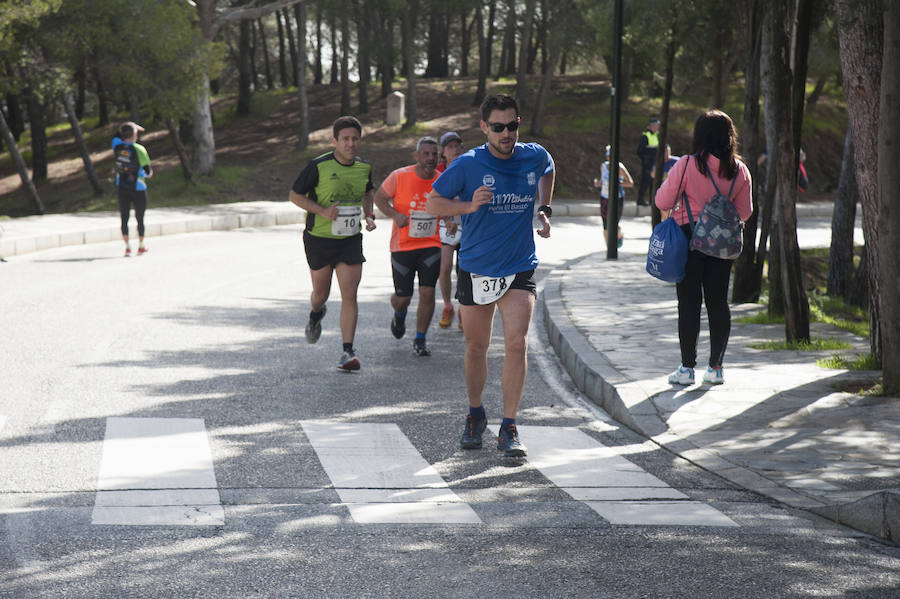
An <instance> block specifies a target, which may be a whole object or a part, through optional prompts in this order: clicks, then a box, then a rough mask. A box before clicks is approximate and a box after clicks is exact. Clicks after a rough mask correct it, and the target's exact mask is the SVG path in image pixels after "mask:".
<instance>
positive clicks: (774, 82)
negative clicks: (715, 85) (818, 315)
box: [763, 2, 809, 341]
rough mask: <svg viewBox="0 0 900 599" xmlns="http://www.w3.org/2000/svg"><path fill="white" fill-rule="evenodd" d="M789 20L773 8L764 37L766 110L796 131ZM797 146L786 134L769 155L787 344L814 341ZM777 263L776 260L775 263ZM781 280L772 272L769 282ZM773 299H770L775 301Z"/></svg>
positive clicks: (780, 128) (776, 6)
mask: <svg viewBox="0 0 900 599" xmlns="http://www.w3.org/2000/svg"><path fill="white" fill-rule="evenodd" d="M787 22H789V19H788V15H787V9H786V7H785V6H784V5H783V4H781V3H777V2H776V3H772V4H770V5H769V8H768V13H767V16H766V25H765V27H764V33H763V35H764V36H768V37H769V38H770V40H771V41H770V43H769V45H768V48H769V50H770V52H769V53H768V55H766V56H764V60H767V61H768V62H769V68H768V69H767V74H768V77H769V79H770V81H769V85H768V86H767V87H768V91H769V98H768V102H767V103H766V110H771V111H772V120H773V122H774V123H775V126H776V128H777V130H778V131H793V125H792V111H791V89H792V87H793V76H792V73H791V68H790V64H789V63H788V62H787V60H788V57H789V56H790V39H789V37H788V34H787V31H785V23H787ZM796 157H797V148H796V147H795V146H794V139H793V136H788V135H780V136H778V137H777V139H776V142H775V154H774V155H770V156H769V157H768V161H769V162H773V163H774V164H775V165H776V173H777V175H776V176H777V188H778V192H777V214H778V218H777V223H776V226H777V228H778V234H777V236H776V237H777V240H778V241H777V243H778V249H779V253H780V260H781V268H780V277H781V286H782V290H783V293H784V301H783V305H784V320H785V327H784V331H785V338H786V340H787V341H809V303H808V301H807V299H806V292H805V291H804V289H803V273H802V272H801V270H800V247H799V245H798V243H797V211H796V206H795V202H796V194H797V168H796V167H797V164H796ZM770 265H771V262H770ZM775 276H778V273H773V272H771V271H770V273H769V278H770V279H772V278H774V277H775ZM771 301H773V300H771V299H770V302H771Z"/></svg>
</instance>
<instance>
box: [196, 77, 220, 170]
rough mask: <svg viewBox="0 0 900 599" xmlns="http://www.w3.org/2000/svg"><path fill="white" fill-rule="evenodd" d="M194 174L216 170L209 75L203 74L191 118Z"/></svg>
mask: <svg viewBox="0 0 900 599" xmlns="http://www.w3.org/2000/svg"><path fill="white" fill-rule="evenodd" d="M193 137H194V157H193V161H192V163H191V166H192V168H193V171H194V174H195V175H201V176H204V177H208V176H210V175H212V174H213V172H214V171H215V170H216V139H215V137H214V135H213V124H212V109H211V107H210V105H209V76H208V75H206V74H205V73H204V74H203V77H202V80H201V82H200V89H199V90H198V92H197V101H196V103H195V105H194V118H193Z"/></svg>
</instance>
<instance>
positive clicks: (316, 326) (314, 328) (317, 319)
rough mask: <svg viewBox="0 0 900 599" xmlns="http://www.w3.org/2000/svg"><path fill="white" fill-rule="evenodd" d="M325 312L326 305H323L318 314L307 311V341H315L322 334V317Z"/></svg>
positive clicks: (326, 310) (326, 309)
mask: <svg viewBox="0 0 900 599" xmlns="http://www.w3.org/2000/svg"><path fill="white" fill-rule="evenodd" d="M326 312H328V307H327V306H325V305H323V306H322V310H321V311H320V312H319V315H318V316H316V313H315V312H310V313H309V322H307V323H306V342H307V343H315V342H316V341H318V340H319V337H321V336H322V319H323V318H325V313H326Z"/></svg>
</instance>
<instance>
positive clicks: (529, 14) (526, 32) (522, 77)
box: [516, 0, 553, 106]
mask: <svg viewBox="0 0 900 599" xmlns="http://www.w3.org/2000/svg"><path fill="white" fill-rule="evenodd" d="M536 4H537V0H527V1H526V2H525V23H524V24H523V26H522V43H521V47H520V48H519V66H518V71H516V96H517V99H518V101H519V106H527V105H528V81H527V75H528V59H529V58H530V56H531V29H532V26H533V23H534V10H535V5H536ZM552 76H553V75H552V74H551V77H552Z"/></svg>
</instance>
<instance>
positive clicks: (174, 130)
mask: <svg viewBox="0 0 900 599" xmlns="http://www.w3.org/2000/svg"><path fill="white" fill-rule="evenodd" d="M166 127H167V128H168V129H169V138H170V139H171V140H172V144H173V145H174V146H175V153H176V154H178V161H179V162H181V173H182V174H183V175H184V180H185V181H187V182H188V183H193V182H194V171H192V170H191V163H190V160H189V159H188V155H187V151H186V150H185V149H184V144H183V143H181V135H179V133H178V124H177V123H176V122H175V119H166Z"/></svg>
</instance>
